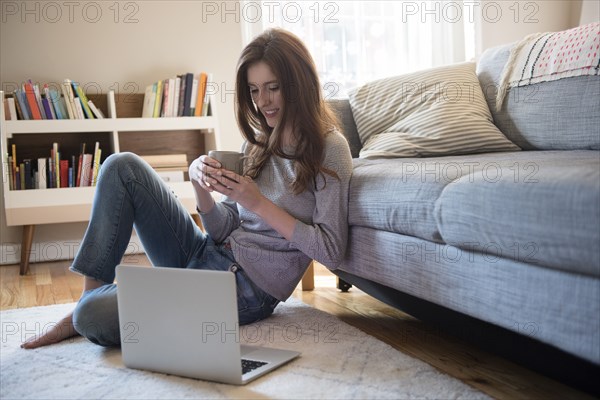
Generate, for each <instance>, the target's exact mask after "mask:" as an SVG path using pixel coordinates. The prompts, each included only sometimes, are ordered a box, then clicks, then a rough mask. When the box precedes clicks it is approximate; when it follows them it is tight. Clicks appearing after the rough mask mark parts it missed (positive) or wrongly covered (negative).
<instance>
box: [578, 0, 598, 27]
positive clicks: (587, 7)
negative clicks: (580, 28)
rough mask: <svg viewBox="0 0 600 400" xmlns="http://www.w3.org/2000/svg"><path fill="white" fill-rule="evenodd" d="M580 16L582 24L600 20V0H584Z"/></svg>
mask: <svg viewBox="0 0 600 400" xmlns="http://www.w3.org/2000/svg"><path fill="white" fill-rule="evenodd" d="M580 17H581V19H580V20H579V23H580V24H581V25H585V24H589V23H590V22H595V21H598V20H600V1H598V0H583V2H582V4H581V14H580Z"/></svg>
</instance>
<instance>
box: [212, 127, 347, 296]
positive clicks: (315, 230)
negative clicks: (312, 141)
mask: <svg viewBox="0 0 600 400" xmlns="http://www.w3.org/2000/svg"><path fill="white" fill-rule="evenodd" d="M292 164H293V162H292V161H291V160H287V159H283V158H281V157H276V156H272V157H271V158H270V159H269V160H268V161H267V163H266V164H265V166H264V167H263V169H262V170H261V172H260V174H259V176H258V177H257V178H256V179H255V180H254V181H255V182H256V184H257V185H258V187H259V189H260V191H261V193H262V194H263V195H264V196H265V197H266V198H268V199H269V200H271V201H272V202H273V203H275V204H276V205H277V206H279V207H280V208H282V209H284V210H285V211H287V212H288V213H289V214H290V215H292V216H293V217H295V218H296V226H295V228H294V233H293V236H292V240H291V241H288V240H286V239H285V238H284V237H282V236H281V235H280V234H279V233H278V232H277V231H275V230H274V229H273V228H271V226H269V225H268V224H266V223H265V222H264V221H263V220H262V219H260V217H258V216H257V215H256V214H254V213H252V212H251V211H249V210H247V209H245V208H243V207H242V206H240V205H239V204H237V203H235V202H233V201H231V200H229V199H228V198H227V197H224V198H223V200H222V201H220V202H218V203H216V204H215V206H214V207H213V208H212V210H211V211H210V212H209V213H205V214H202V223H203V224H204V227H205V229H206V231H207V232H208V234H209V235H210V236H211V237H212V238H213V240H214V241H215V242H216V243H220V242H223V241H225V240H226V239H228V240H229V242H230V244H231V248H232V250H233V254H234V256H235V259H236V261H237V262H238V263H239V264H240V266H241V267H242V268H243V269H244V271H245V272H246V274H247V275H248V277H249V278H250V279H251V280H252V281H253V282H254V283H255V284H256V285H257V286H258V287H260V288H261V289H262V290H264V291H265V292H267V293H269V294H270V295H271V296H273V297H275V298H277V299H279V300H282V301H284V300H286V299H287V298H288V297H289V296H290V295H291V294H292V292H293V290H294V288H295V287H296V285H297V284H298V282H299V281H300V279H302V276H303V275H304V272H305V271H306V268H307V267H308V265H309V264H310V262H311V260H316V261H318V262H320V263H322V264H324V265H325V266H327V267H328V268H331V269H335V268H336V267H337V266H338V264H339V263H340V262H341V260H342V258H343V257H344V253H345V251H346V242H347V239H348V186H349V183H350V176H351V173H352V156H351V155H350V149H349V147H348V142H347V141H346V139H345V138H344V136H342V135H341V134H340V133H339V132H334V133H331V134H329V135H327V137H326V139H325V161H324V164H323V165H324V166H325V167H326V168H329V169H330V170H333V171H335V172H336V173H337V175H338V177H339V179H337V178H334V177H332V176H330V175H328V174H320V175H319V177H318V178H317V186H316V188H309V189H307V190H305V191H304V192H302V193H300V194H298V195H294V193H293V191H292V190H291V183H292V182H293V181H294V178H295V173H294V168H293V165H292Z"/></svg>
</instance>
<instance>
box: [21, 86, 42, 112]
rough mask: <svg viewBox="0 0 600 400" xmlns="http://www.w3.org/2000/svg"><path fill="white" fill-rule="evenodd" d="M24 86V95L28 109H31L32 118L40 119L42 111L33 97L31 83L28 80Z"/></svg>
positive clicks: (33, 92)
mask: <svg viewBox="0 0 600 400" xmlns="http://www.w3.org/2000/svg"><path fill="white" fill-rule="evenodd" d="M24 86H25V97H26V98H27V105H28V106H29V110H30V111H31V117H32V119H42V113H41V112H40V108H39V105H38V102H37V99H36V97H35V91H34V89H33V85H32V84H31V83H29V82H28V83H26V84H25V85H24Z"/></svg>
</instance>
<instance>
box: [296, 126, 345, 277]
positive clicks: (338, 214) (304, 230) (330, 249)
mask: <svg viewBox="0 0 600 400" xmlns="http://www.w3.org/2000/svg"><path fill="white" fill-rule="evenodd" d="M324 166H325V168H327V169H329V170H331V171H334V172H335V173H336V174H337V177H334V176H331V175H329V174H327V173H323V174H321V175H320V176H319V178H318V179H317V185H316V187H315V192H314V194H315V209H314V212H313V220H312V223H311V224H307V223H304V222H302V221H297V222H296V226H295V228H294V233H293V235H292V242H291V244H292V245H293V246H294V247H296V248H297V249H298V250H300V251H301V252H303V253H304V254H306V255H307V256H308V257H310V258H312V259H313V260H316V261H318V262H320V263H321V264H323V265H325V266H326V267H327V268H329V269H336V268H337V267H338V265H339V264H340V263H341V261H342V259H343V257H344V254H345V252H346V246H347V241H348V188H349V185H350V177H351V175H352V156H351V155H350V149H349V147H348V143H347V141H346V139H345V138H344V137H343V136H342V135H341V134H340V133H337V132H336V133H333V134H330V135H329V136H328V138H327V142H326V152H325V161H324ZM338 178H339V179H338Z"/></svg>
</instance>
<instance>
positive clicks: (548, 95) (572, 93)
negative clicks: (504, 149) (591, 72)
mask: <svg viewBox="0 0 600 400" xmlns="http://www.w3.org/2000/svg"><path fill="white" fill-rule="evenodd" d="M513 45H514V44H509V45H504V46H499V47H495V48H492V49H488V50H486V51H485V52H484V53H483V55H482V56H481V59H480V60H479V64H478V66H477V75H478V76H479V81H480V84H481V87H482V89H483V93H484V95H485V98H486V101H487V103H488V106H489V109H490V110H491V112H492V116H493V118H494V123H495V124H496V125H497V126H498V128H500V130H501V131H502V133H504V134H505V135H506V137H507V138H509V139H510V140H511V141H513V142H514V143H516V144H517V145H519V147H521V148H523V149H526V150H577V149H596V150H597V149H600V129H598V127H599V126H600V76H578V77H571V78H564V79H560V80H557V81H551V82H541V83H536V84H533V85H528V86H522V87H513V88H510V89H509V90H508V92H507V94H506V96H505V98H504V102H503V104H502V108H501V109H500V111H497V110H496V95H497V91H498V90H497V89H498V85H499V82H500V76H501V74H502V71H503V68H504V65H505V64H506V62H507V60H508V57H509V54H510V50H511V48H512V47H513Z"/></svg>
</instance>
